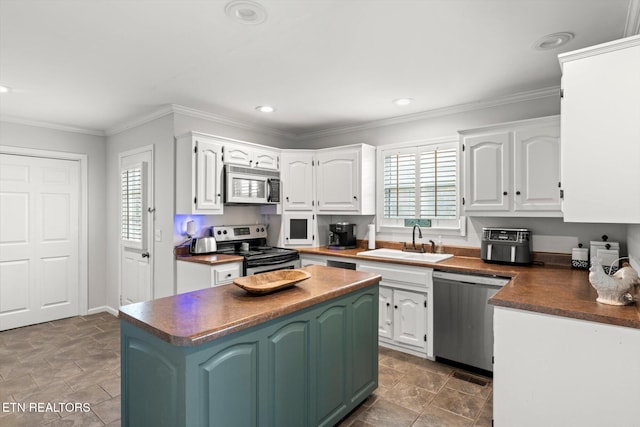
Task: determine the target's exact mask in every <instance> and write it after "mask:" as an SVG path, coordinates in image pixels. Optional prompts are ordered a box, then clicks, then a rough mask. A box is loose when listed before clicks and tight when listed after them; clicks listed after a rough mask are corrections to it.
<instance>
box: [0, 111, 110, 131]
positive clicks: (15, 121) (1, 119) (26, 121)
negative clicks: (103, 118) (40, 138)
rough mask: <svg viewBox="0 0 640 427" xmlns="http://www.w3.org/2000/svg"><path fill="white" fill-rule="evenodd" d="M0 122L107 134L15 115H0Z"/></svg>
mask: <svg viewBox="0 0 640 427" xmlns="http://www.w3.org/2000/svg"><path fill="white" fill-rule="evenodd" d="M0 122H5V123H13V124H17V125H25V126H34V127H39V128H45V129H53V130H59V131H62V132H73V133H81V134H84V135H92V136H105V133H104V132H103V131H101V130H98V129H86V128H80V127H75V126H67V125H61V124H57V123H50V122H42V121H38V120H30V119H23V118H21V117H14V116H2V117H0Z"/></svg>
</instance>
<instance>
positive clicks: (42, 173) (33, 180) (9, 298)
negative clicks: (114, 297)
mask: <svg viewBox="0 0 640 427" xmlns="http://www.w3.org/2000/svg"><path fill="white" fill-rule="evenodd" d="M79 163H80V162H78V161H73V160H60V159H49V158H42V157H29V156H21V155H13V154H0V330H6V329H11V328H16V327H19V326H25V325H30V324H34V323H41V322H47V321H50V320H55V319H61V318H64V317H70V316H76V315H78V314H80V313H79V294H80V289H79V276H80V270H79V261H78V253H79V224H80V222H79V221H80V216H79V213H80V197H79V194H80V165H79Z"/></svg>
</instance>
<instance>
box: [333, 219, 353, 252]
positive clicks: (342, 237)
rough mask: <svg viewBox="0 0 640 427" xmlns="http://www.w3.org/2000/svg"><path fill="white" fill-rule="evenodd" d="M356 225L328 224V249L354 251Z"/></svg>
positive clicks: (345, 223)
mask: <svg viewBox="0 0 640 427" xmlns="http://www.w3.org/2000/svg"><path fill="white" fill-rule="evenodd" d="M355 247H356V225H355V224H349V223H348V222H338V223H336V224H329V246H328V248H329V249H354V248H355Z"/></svg>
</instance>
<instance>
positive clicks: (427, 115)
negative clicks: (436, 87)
mask: <svg viewBox="0 0 640 427" xmlns="http://www.w3.org/2000/svg"><path fill="white" fill-rule="evenodd" d="M559 96H560V86H552V87H548V88H543V89H536V90H530V91H526V92H519V93H515V94H512V95H507V96H501V97H496V98H492V99H487V100H484V101H476V102H469V103H466V104H458V105H452V106H450V107H443V108H436V109H434V110H427V111H422V112H419V113H413V114H407V115H404V116H398V117H392V118H389V119H382V120H373V121H370V122H367V123H363V124H361V125H355V126H343V127H337V128H331V129H324V130H318V131H312V132H306V133H300V134H298V135H296V136H297V138H298V139H300V140H304V139H308V138H317V137H325V136H335V135H340V134H345V133H350V132H358V131H365V130H371V129H375V128H380V127H384V126H391V125H397V124H402V123H409V122H415V121H420V120H425V119H431V118H434V117H441V116H448V115H452V114H458V113H464V112H467V111H473V110H481V109H484V108H491V107H497V106H500V105H507V104H514V103H517V102H524V101H532V100H535V99H540V98H550V97H559Z"/></svg>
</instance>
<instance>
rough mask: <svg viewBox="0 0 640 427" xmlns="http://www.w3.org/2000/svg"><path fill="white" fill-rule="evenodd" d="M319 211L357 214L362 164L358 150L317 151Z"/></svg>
mask: <svg viewBox="0 0 640 427" xmlns="http://www.w3.org/2000/svg"><path fill="white" fill-rule="evenodd" d="M316 159H317V160H318V168H317V171H318V179H317V185H316V199H317V201H318V212H322V211H353V212H356V211H358V208H359V206H360V165H359V151H358V150H357V149H347V150H331V151H321V152H318V154H317V156H316Z"/></svg>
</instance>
